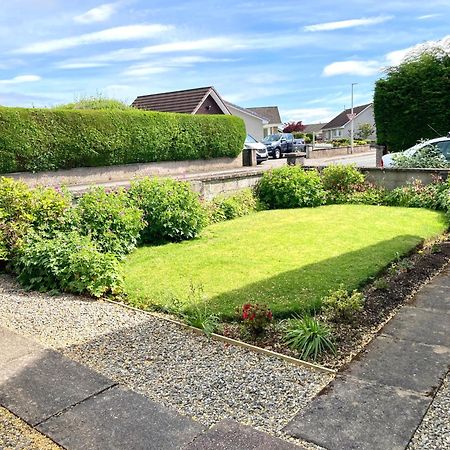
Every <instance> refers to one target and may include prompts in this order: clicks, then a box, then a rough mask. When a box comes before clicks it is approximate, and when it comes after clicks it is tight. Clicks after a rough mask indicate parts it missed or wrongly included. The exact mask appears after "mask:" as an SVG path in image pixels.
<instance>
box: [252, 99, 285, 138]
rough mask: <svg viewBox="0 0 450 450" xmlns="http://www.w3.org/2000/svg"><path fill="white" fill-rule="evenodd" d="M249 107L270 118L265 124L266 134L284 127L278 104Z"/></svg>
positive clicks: (276, 131) (256, 112)
mask: <svg viewBox="0 0 450 450" xmlns="http://www.w3.org/2000/svg"><path fill="white" fill-rule="evenodd" d="M247 109H248V110H249V111H252V112H254V113H255V114H258V115H259V116H262V117H265V118H266V119H267V120H268V123H267V124H265V125H264V136H268V135H269V134H275V133H278V132H279V131H280V130H282V129H283V126H284V125H283V122H281V117H280V111H278V106H261V107H254V108H247Z"/></svg>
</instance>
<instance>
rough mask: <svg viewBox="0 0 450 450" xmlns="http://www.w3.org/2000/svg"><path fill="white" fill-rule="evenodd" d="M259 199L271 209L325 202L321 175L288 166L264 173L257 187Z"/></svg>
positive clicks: (316, 204) (313, 171)
mask: <svg viewBox="0 0 450 450" xmlns="http://www.w3.org/2000/svg"><path fill="white" fill-rule="evenodd" d="M255 193H256V196H257V197H258V199H259V201H260V202H261V203H262V204H263V205H265V206H267V207H268V208H271V209H276V208H300V207H311V206H319V205H322V204H324V202H325V191H324V189H323V185H322V181H321V178H320V175H319V174H318V172H317V171H315V170H311V171H305V170H303V169H302V168H300V167H296V166H286V167H281V168H279V169H274V170H269V171H267V172H265V173H264V174H263V176H262V177H261V179H260V180H259V181H258V184H257V185H256V187H255Z"/></svg>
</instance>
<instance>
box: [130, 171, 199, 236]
mask: <svg viewBox="0 0 450 450" xmlns="http://www.w3.org/2000/svg"><path fill="white" fill-rule="evenodd" d="M129 196H130V199H131V203H132V204H133V205H135V206H137V207H138V208H139V209H141V210H142V211H143V212H144V220H145V221H146V223H147V224H146V226H145V228H144V230H143V232H142V240H143V241H144V242H158V241H161V240H166V241H182V240H185V239H193V238H195V237H196V236H198V234H199V233H200V231H201V230H202V229H203V228H204V226H205V225H206V223H207V216H206V211H205V209H204V208H203V206H202V204H201V203H200V200H199V197H198V195H197V194H196V193H195V192H194V191H193V190H192V188H191V186H190V185H189V183H187V182H181V181H175V180H172V179H169V178H165V179H158V178H152V179H150V178H144V179H142V180H140V181H135V182H133V183H132V185H131V189H130V190H129Z"/></svg>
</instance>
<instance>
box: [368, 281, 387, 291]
mask: <svg viewBox="0 0 450 450" xmlns="http://www.w3.org/2000/svg"><path fill="white" fill-rule="evenodd" d="M372 286H373V287H374V289H376V290H378V291H385V290H386V289H387V288H388V287H389V283H388V282H387V281H386V279H385V278H377V279H376V280H375V281H374V282H373V285H372Z"/></svg>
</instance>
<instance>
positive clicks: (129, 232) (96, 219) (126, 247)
mask: <svg viewBox="0 0 450 450" xmlns="http://www.w3.org/2000/svg"><path fill="white" fill-rule="evenodd" d="M75 216H76V218H77V221H78V230H79V232H80V233H81V234H85V235H90V236H91V238H92V240H93V241H94V242H96V244H97V246H98V248H99V250H100V251H102V252H105V253H113V254H115V255H117V256H123V255H126V254H127V253H129V252H130V251H131V250H133V249H134V248H135V247H136V243H137V241H138V239H139V235H140V232H141V231H142V230H143V228H144V226H145V223H144V221H143V218H142V216H143V213H142V211H141V210H140V209H138V208H136V207H134V206H130V205H129V198H128V195H127V194H126V193H125V192H124V191H123V190H119V191H117V192H106V191H105V189H103V188H101V187H99V188H94V189H92V190H91V191H90V192H88V193H86V194H84V195H83V196H82V197H81V198H80V200H79V201H78V204H77V206H76V208H75Z"/></svg>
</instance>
